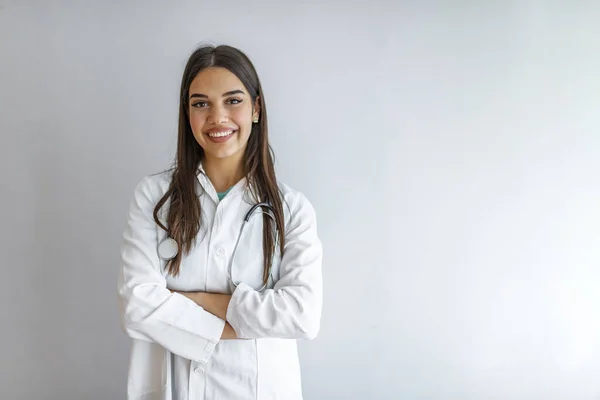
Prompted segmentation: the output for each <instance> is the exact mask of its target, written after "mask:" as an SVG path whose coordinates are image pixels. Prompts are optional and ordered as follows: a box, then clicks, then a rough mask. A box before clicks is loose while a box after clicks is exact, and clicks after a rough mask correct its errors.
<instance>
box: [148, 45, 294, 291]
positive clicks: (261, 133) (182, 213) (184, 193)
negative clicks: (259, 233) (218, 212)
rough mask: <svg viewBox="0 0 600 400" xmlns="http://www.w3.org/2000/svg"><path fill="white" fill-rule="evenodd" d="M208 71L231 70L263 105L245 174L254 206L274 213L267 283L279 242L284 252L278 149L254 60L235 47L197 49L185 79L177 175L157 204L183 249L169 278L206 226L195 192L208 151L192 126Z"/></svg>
mask: <svg viewBox="0 0 600 400" xmlns="http://www.w3.org/2000/svg"><path fill="white" fill-rule="evenodd" d="M208 67H221V68H226V69H227V70H229V71H230V72H231V73H233V74H234V75H235V76H237V77H238V79H239V80H240V81H241V82H242V83H243V84H244V86H245V87H246V90H247V91H248V93H249V94H250V97H251V98H252V104H254V103H255V102H256V99H257V98H258V99H259V104H260V117H259V121H258V123H256V124H252V131H251V132H250V137H249V139H248V144H247V146H246V150H245V154H244V172H245V176H246V179H247V182H248V184H249V186H248V187H250V188H251V189H252V191H251V193H250V194H251V196H252V197H253V201H256V202H266V203H269V204H271V206H272V207H273V209H274V214H275V215H274V216H275V222H276V226H277V232H278V235H277V237H275V231H274V229H275V227H274V226H273V224H272V223H270V219H269V217H268V216H267V215H263V224H264V225H263V226H264V227H265V229H263V255H264V273H263V281H264V282H266V280H267V279H268V275H267V274H268V269H269V265H270V262H271V259H272V257H273V254H274V253H275V245H276V242H278V244H279V251H280V253H281V254H283V249H284V221H283V200H282V196H281V192H280V190H279V186H278V185H277V178H276V176H275V168H274V166H273V160H274V156H273V149H272V148H271V146H270V145H269V137H268V124H267V108H266V106H265V97H264V93H263V91H262V87H261V84H260V80H259V79H258V74H257V73H256V70H255V68H254V66H253V65H252V62H251V61H250V59H249V58H248V57H247V56H246V55H245V54H244V53H243V52H242V51H240V50H239V49H236V48H234V47H231V46H226V45H221V46H217V47H214V46H202V47H199V48H197V49H196V50H195V51H194V52H193V53H192V54H191V55H190V57H189V60H188V62H187V64H186V66H185V69H184V72H183V77H182V79H181V92H180V99H179V134H178V139H177V155H176V159H175V163H174V166H173V169H172V179H171V184H170V186H169V189H168V190H167V192H166V193H165V195H164V196H163V197H162V198H161V199H160V200H159V201H158V203H157V204H156V207H155V208H154V220H155V221H156V223H157V224H158V225H159V226H160V227H161V228H162V229H164V230H165V231H167V233H168V235H169V236H170V237H172V238H173V239H175V240H176V241H177V243H179V252H178V254H177V256H176V257H175V258H173V259H172V260H171V261H169V262H168V263H167V264H166V266H165V268H167V269H168V271H169V274H170V275H173V276H177V275H178V274H179V271H180V266H181V260H182V258H183V256H184V255H187V254H189V252H190V251H191V250H192V247H193V245H194V242H195V240H196V236H197V235H198V232H199V231H200V226H201V222H202V221H201V214H202V213H201V210H200V199H199V197H198V194H197V192H196V187H197V186H196V185H197V184H198V178H197V174H198V167H199V164H200V162H201V161H202V158H203V157H204V150H203V149H202V147H201V146H200V145H199V144H198V142H197V141H196V139H195V138H194V135H193V133H192V128H191V126H190V123H189V115H188V112H189V111H188V110H189V108H188V107H189V100H188V96H189V89H190V85H191V83H192V80H193V79H194V78H195V77H196V75H198V73H199V72H200V71H202V70H203V69H205V68H208ZM169 199H170V205H169V211H168V218H167V225H168V226H164V225H163V224H162V223H161V221H160V220H159V217H158V214H159V211H160V209H161V208H162V207H163V206H164V205H165V203H166V202H167V200H169Z"/></svg>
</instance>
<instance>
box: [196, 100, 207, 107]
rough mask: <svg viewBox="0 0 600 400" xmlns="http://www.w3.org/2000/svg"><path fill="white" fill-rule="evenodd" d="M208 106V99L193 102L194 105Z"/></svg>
mask: <svg viewBox="0 0 600 400" xmlns="http://www.w3.org/2000/svg"><path fill="white" fill-rule="evenodd" d="M207 106H208V103H207V102H206V101H197V102H195V103H192V107H196V108H204V107H207Z"/></svg>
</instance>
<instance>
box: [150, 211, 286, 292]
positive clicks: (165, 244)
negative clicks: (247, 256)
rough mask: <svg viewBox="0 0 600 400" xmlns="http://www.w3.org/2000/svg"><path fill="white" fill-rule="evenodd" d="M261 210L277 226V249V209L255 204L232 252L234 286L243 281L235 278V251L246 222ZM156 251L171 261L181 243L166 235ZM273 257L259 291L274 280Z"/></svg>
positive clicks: (232, 280) (244, 221) (164, 258)
mask: <svg viewBox="0 0 600 400" xmlns="http://www.w3.org/2000/svg"><path fill="white" fill-rule="evenodd" d="M256 210H259V211H260V213H261V214H266V215H267V216H268V217H269V218H271V221H272V222H273V225H274V226H275V240H276V242H275V248H276V249H277V238H278V237H279V236H278V235H277V223H276V221H275V211H274V209H273V207H272V206H271V205H270V204H268V203H258V204H255V205H253V206H252V207H251V208H250V210H248V212H247V213H246V215H245V216H244V220H243V222H242V226H241V227H240V232H239V233H238V236H237V240H236V242H235V246H234V247H233V253H232V254H231V260H230V261H229V266H228V268H227V275H228V277H229V282H230V283H231V284H232V286H233V288H234V289H235V288H237V287H238V285H239V284H240V283H241V281H239V282H236V281H235V279H234V278H233V262H234V259H235V253H236V251H237V248H238V245H239V243H240V238H241V237H242V233H243V232H244V226H246V223H247V222H248V221H249V220H250V218H251V217H252V215H254V214H255V211H256ZM156 251H157V253H158V257H159V258H160V259H161V260H163V261H170V260H172V259H173V258H175V257H176V256H177V254H178V253H179V245H178V244H177V241H176V240H175V239H173V238H171V237H166V238H164V239H163V240H162V241H161V242H160V243H159V244H158V246H157V247H156ZM273 258H275V253H273ZM273 261H274V260H273V259H271V262H270V263H269V271H268V272H269V274H268V276H267V281H266V282H265V283H264V284H263V285H262V286H261V287H260V288H259V289H256V290H257V291H258V292H262V291H264V290H265V289H266V288H267V287H268V286H269V284H270V283H271V282H272V280H273V274H272V272H273Z"/></svg>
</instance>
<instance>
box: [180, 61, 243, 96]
mask: <svg viewBox="0 0 600 400" xmlns="http://www.w3.org/2000/svg"><path fill="white" fill-rule="evenodd" d="M236 89H237V90H243V91H244V92H247V91H246V88H245V87H244V84H243V83H242V81H240V80H239V79H238V77H237V76H235V75H234V74H233V73H232V72H230V71H229V70H227V69H225V68H220V67H210V68H205V69H203V70H202V71H200V72H199V73H198V75H196V76H195V77H194V79H193V80H192V84H191V85H190V94H192V93H202V94H205V95H207V96H221V95H222V94H223V93H225V92H228V91H231V90H236Z"/></svg>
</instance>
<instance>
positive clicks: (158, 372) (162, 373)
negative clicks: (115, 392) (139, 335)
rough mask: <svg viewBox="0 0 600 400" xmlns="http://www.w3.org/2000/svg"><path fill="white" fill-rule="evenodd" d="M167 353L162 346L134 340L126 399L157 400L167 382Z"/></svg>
mask: <svg viewBox="0 0 600 400" xmlns="http://www.w3.org/2000/svg"><path fill="white" fill-rule="evenodd" d="M168 357H169V352H168V351H167V350H166V349H165V348H164V347H162V346H160V345H158V344H156V343H153V342H146V341H143V340H137V339H134V340H133V342H132V346H131V360H130V364H129V382H128V384H127V395H128V399H155V398H156V399H159V398H162V397H156V396H158V393H159V392H161V391H163V390H164V389H165V387H166V386H167V382H168V379H167V378H168V376H167V373H168V368H167V367H168Z"/></svg>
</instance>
